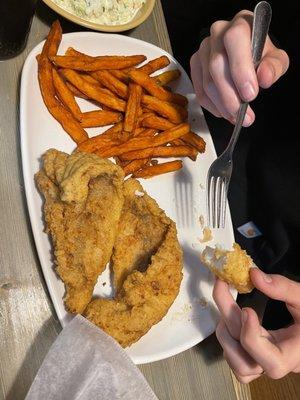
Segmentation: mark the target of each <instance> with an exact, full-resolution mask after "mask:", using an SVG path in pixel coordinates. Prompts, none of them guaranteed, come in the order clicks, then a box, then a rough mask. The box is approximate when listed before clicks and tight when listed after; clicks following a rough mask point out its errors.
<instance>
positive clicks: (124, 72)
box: [109, 68, 130, 85]
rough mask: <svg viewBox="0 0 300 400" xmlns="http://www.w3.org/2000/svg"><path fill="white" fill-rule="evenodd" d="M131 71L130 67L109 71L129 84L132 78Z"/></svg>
mask: <svg viewBox="0 0 300 400" xmlns="http://www.w3.org/2000/svg"><path fill="white" fill-rule="evenodd" d="M129 71H130V69H127V68H126V69H112V70H110V71H109V72H110V73H111V74H112V75H113V76H115V77H116V78H118V79H119V80H120V81H122V82H124V83H125V84H126V85H127V84H128V83H129V81H130V78H129V76H128V72H129Z"/></svg>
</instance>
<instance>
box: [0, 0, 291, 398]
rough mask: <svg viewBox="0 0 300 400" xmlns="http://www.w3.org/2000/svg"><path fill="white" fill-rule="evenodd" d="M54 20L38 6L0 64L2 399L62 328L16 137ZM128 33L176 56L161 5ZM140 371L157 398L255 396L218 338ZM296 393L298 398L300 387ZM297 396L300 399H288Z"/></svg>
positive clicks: (20, 392)
mask: <svg viewBox="0 0 300 400" xmlns="http://www.w3.org/2000/svg"><path fill="white" fill-rule="evenodd" d="M56 18H57V15H56V14H55V13H54V12H52V11H51V10H50V9H49V8H48V7H47V6H46V5H44V3H42V2H39V4H38V7H37V10H36V15H35V16H34V19H33V23H32V27H31V31H30V35H29V38H28V42H27V46H26V48H25V50H24V51H23V53H22V54H21V55H19V56H18V57H16V58H14V59H11V60H8V61H5V62H0V88H1V99H0V143H1V146H0V205H1V210H0V212H1V229H0V244H1V248H0V400H2V399H6V400H21V399H24V397H25V395H26V393H27V391H28V389H29V387H30V385H31V383H32V381H33V379H34V377H35V374H36V373H37V370H38V368H39V367H40V365H41V363H42V361H43V359H44V357H45V355H46V353H47V351H48V350H49V348H50V346H51V344H52V343H53V342H54V340H55V338H56V337H57V335H58V334H59V332H60V330H61V326H60V323H59V322H58V320H57V317H56V314H55V311H54V309H53V306H52V303H51V300H50V298H49V294H48V291H47V287H46V284H45V281H44V278H43V275H42V272H41V268H40V264H39V260H38V256H37V253H36V249H35V245H34V240H33V237H32V232H31V228H30V221H29V217H28V212H27V205H26V199H25V192H24V187H23V177H22V167H21V153H20V137H19V83H20V74H21V70H22V66H23V63H24V60H25V59H26V56H27V54H28V53H29V52H30V50H31V49H32V48H33V47H34V46H35V45H36V44H37V43H39V42H40V41H41V40H43V39H44V38H45V37H46V35H47V33H48V31H49V26H50V25H51V23H52V22H53V21H54V20H55V19H56ZM61 23H62V26H63V31H64V32H70V31H79V30H85V29H84V28H81V27H80V26H76V25H73V24H71V23H69V22H67V21H65V20H61ZM126 34H127V35H129V36H131V37H136V38H139V39H142V40H145V41H148V42H151V43H153V44H155V45H157V46H159V47H161V48H163V49H165V50H167V51H168V52H171V46H170V41H169V37H168V33H167V29H166V25H165V20H164V16H163V11H162V8H161V3H160V1H159V0H158V1H157V2H156V6H155V8H154V11H153V13H152V14H151V16H150V17H149V18H148V20H147V21H145V22H144V23H143V24H142V25H141V26H139V27H138V28H136V29H134V30H132V31H130V32H126ZM140 369H141V371H142V372H143V374H144V375H145V377H146V379H147V380H148V382H149V384H150V385H151V387H152V388H153V390H154V392H155V393H156V395H157V396H158V398H159V399H160V400H163V399H173V400H184V399H186V400H193V399H197V400H201V399H205V400H215V399H218V400H219V399H220V400H222V399H226V400H227V399H230V400H231V399H245V400H246V399H251V398H254V397H251V391H250V389H251V388H250V386H249V385H240V384H239V383H238V382H237V381H236V379H235V378H234V376H233V375H232V374H231V372H230V369H229V368H228V366H227V364H226V362H225V361H224V360H223V357H222V351H221V348H220V346H219V345H218V342H217V340H216V338H215V336H214V335H211V336H210V337H209V338H207V339H206V340H204V341H203V342H202V343H200V344H199V345H197V346H195V347H193V348H192V349H190V350H187V351H185V352H183V353H181V354H179V355H177V356H174V357H171V358H168V359H166V360H162V361H158V362H155V363H151V364H147V365H141V366H140ZM290 387H291V385H290V383H289V384H287V391H285V392H284V391H283V393H285V394H287V393H289V388H290ZM292 389H293V391H294V392H295V393H296V385H294V386H292ZM290 390H291V389H290ZM258 393H259V390H258ZM297 393H298V395H299V392H297ZM255 398H259V397H256V396H255ZM266 398H267V397H266V396H265V397H264V399H266ZM270 398H271V397H270ZM293 398H295V399H296V398H299V397H286V399H293Z"/></svg>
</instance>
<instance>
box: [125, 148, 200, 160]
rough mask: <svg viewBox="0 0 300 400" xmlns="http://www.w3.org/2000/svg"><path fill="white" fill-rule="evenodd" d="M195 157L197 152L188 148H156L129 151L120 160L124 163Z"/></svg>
mask: <svg viewBox="0 0 300 400" xmlns="http://www.w3.org/2000/svg"><path fill="white" fill-rule="evenodd" d="M195 156H197V150H195V149H193V148H192V147H190V146H157V147H153V148H147V149H142V150H136V151H130V152H129V153H123V154H122V156H121V158H122V160H124V161H131V160H136V159H139V158H152V157H164V158H165V157H195Z"/></svg>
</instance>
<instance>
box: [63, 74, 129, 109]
mask: <svg viewBox="0 0 300 400" xmlns="http://www.w3.org/2000/svg"><path fill="white" fill-rule="evenodd" d="M64 76H65V77H66V78H67V79H68V81H69V82H71V83H72V84H73V85H74V86H76V87H77V89H79V90H80V91H81V92H83V93H84V94H85V95H86V96H88V97H89V98H90V99H93V100H96V101H98V102H99V103H100V104H104V105H105V106H107V107H109V108H112V109H113V110H117V111H125V107H126V103H125V101H124V100H121V99H119V98H117V97H115V96H112V95H110V94H108V93H107V90H106V89H101V88H99V87H98V86H96V85H93V84H92V83H90V82H88V81H86V80H85V79H84V78H83V77H82V76H80V74H79V73H77V72H76V71H73V70H71V69H65V70H64Z"/></svg>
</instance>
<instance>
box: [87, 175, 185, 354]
mask: <svg viewBox="0 0 300 400" xmlns="http://www.w3.org/2000/svg"><path fill="white" fill-rule="evenodd" d="M124 186H125V189H124V190H125V206H124V209H123V212H122V216H121V219H120V225H119V235H118V238H117V242H116V245H115V254H114V272H115V273H116V279H115V281H116V283H117V285H118V287H119V290H118V293H117V295H116V297H115V298H114V299H96V300H93V301H92V302H91V303H90V304H89V305H88V307H87V308H86V310H85V313H84V315H85V316H86V317H87V318H88V319H89V320H90V321H91V322H93V323H94V324H96V325H98V326H99V327H100V328H101V329H103V330H104V331H105V332H107V333H108V334H109V335H111V336H112V337H113V338H115V339H116V340H117V341H118V342H119V343H120V344H121V346H123V347H127V346H130V345H131V344H132V343H134V342H136V341H137V340H138V339H139V338H140V337H141V336H143V335H144V334H145V333H147V332H148V330H149V329H150V328H151V327H152V326H153V325H154V324H156V323H157V322H159V321H160V320H161V319H162V318H163V317H164V316H165V315H166V313H167V312H168V310H169V308H170V306H171V305H172V303H173V302H174V300H175V298H176V297H177V295H178V293H179V289H180V283H181V280H182V250H181V247H180V245H179V242H178V238H177V231H176V225H175V223H174V222H173V221H172V220H171V219H169V218H168V217H167V216H166V215H165V213H164V212H163V211H162V210H161V209H160V208H159V207H158V205H157V204H156V203H155V201H154V200H153V199H151V198H150V197H149V196H148V195H147V194H146V193H145V192H144V191H143V189H142V187H141V186H140V184H139V183H138V182H137V181H135V180H128V181H126V182H125V184H124ZM136 190H138V192H139V195H137V193H136ZM141 193H144V195H142V196H141V195H140V194H141ZM123 218H124V219H123ZM132 223H134V224H133V226H131V224H132ZM142 225H144V227H145V230H144V228H142ZM158 225H160V227H158ZM120 228H121V230H120ZM151 229H152V231H151ZM146 233H147V234H148V239H147V234H146ZM156 234H157V235H158V237H157V238H156V237H154V236H155V235H156ZM134 235H135V237H134ZM148 240H149V241H148ZM126 241H127V246H126ZM126 249H127V251H126ZM122 256H124V265H123V267H122ZM138 269H141V270H138Z"/></svg>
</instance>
